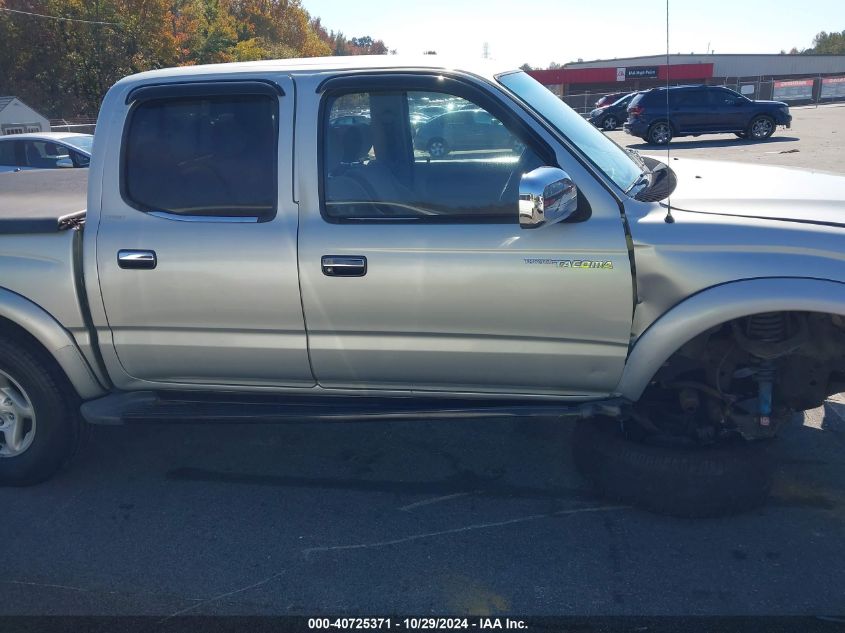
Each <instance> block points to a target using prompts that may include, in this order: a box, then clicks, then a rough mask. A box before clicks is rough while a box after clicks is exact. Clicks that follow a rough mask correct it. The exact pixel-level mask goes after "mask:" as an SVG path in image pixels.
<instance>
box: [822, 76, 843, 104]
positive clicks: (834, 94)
mask: <svg viewBox="0 0 845 633" xmlns="http://www.w3.org/2000/svg"><path fill="white" fill-rule="evenodd" d="M821 98H822V99H845V77H825V78H824V79H822V93H821Z"/></svg>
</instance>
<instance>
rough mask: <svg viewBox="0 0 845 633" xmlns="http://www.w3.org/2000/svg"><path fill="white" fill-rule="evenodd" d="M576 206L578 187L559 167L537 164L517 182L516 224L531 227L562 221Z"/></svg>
mask: <svg viewBox="0 0 845 633" xmlns="http://www.w3.org/2000/svg"><path fill="white" fill-rule="evenodd" d="M577 208H578V188H577V187H576V186H575V183H574V182H572V179H571V178H570V177H569V174H567V173H566V172H565V171H563V170H562V169H559V168H557V167H538V168H537V169H534V170H532V171H529V172H528V173H527V174H524V175H523V176H522V179H521V180H520V181H519V225H520V226H521V227H522V228H524V229H533V228H537V227H540V226H543V225H545V224H555V223H556V222H560V221H562V220H565V219H566V218H568V217H569V216H571V215H572V214H573V213H575V210H576V209H577Z"/></svg>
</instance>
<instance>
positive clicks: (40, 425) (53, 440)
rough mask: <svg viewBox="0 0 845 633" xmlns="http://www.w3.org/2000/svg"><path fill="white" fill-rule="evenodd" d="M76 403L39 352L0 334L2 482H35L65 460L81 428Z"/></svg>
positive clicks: (0, 478) (0, 460) (0, 461)
mask: <svg viewBox="0 0 845 633" xmlns="http://www.w3.org/2000/svg"><path fill="white" fill-rule="evenodd" d="M74 404H76V403H75V395H74V394H71V393H70V390H69V388H67V387H66V386H65V385H64V384H63V380H62V378H61V377H60V376H58V375H57V374H56V373H55V372H54V371H52V369H51V368H49V367H48V365H47V363H45V362H44V360H43V359H42V358H40V355H39V354H36V353H33V352H32V351H31V350H29V349H28V348H26V347H24V346H22V345H20V344H18V343H16V342H12V341H10V340H8V339H4V338H0V484H2V485H12V486H26V485H31V484H36V483H39V482H41V481H44V480H45V479H47V478H48V477H50V476H51V475H52V474H53V473H55V472H56V470H58V469H59V468H60V467H61V466H62V465H63V464H64V463H65V461H67V459H68V458H69V457H70V456H71V454H72V452H73V450H74V448H75V447H76V445H77V443H78V440H79V434H80V431H81V428H80V422H79V418H78V415H77V413H76V411H75V407H74V406H73V405H74Z"/></svg>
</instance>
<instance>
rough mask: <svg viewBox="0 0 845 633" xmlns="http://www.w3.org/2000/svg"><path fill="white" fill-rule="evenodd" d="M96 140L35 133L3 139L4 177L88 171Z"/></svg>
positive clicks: (67, 134)
mask: <svg viewBox="0 0 845 633" xmlns="http://www.w3.org/2000/svg"><path fill="white" fill-rule="evenodd" d="M93 143H94V136H93V135H91V134H77V133H75V132H33V133H28V134H10V135H8V136H0V173H2V172H8V171H22V170H28V169H56V168H61V167H88V165H89V164H90V162H91V146H92V145H93Z"/></svg>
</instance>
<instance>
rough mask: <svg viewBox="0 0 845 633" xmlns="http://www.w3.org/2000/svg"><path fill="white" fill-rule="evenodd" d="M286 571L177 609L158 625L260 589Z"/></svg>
mask: <svg viewBox="0 0 845 633" xmlns="http://www.w3.org/2000/svg"><path fill="white" fill-rule="evenodd" d="M286 571H287V570H284V569H283V570H282V571H280V572H276V573H275V574H273V575H271V576H267V577H266V578H264V579H263V580H259V581H258V582H255V583H252V584H251V585H247V586H246V587H241V588H239V589H234V590H233V591H227V592H226V593H221V594H219V595H216V596H212V597H211V598H206V599H204V600H200V601H198V602H197V603H196V604H192V605H191V606H189V607H185V608H184V609H179V610H178V611H175V612H174V613H171V614H170V615H168V616H167V617H166V618H163V619H162V620H160V621H159V624H161V623H162V622H166V621H167V620H170V619H171V618H175V617H177V616H180V615H183V614H185V613H188V612H189V611H194V610H196V609H198V608H199V607H202V606H204V605H206V604H211V603H213V602H218V601H220V600H225V599H226V598H230V597H232V596H234V595H236V594H239V593H244V592H245V591H250V590H251V589H257V588H258V587H261V586H262V585H266V584H267V583H268V582H271V581H273V580H275V579H276V578H280V577H281V576H283V575H284V574H285V573H286Z"/></svg>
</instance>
